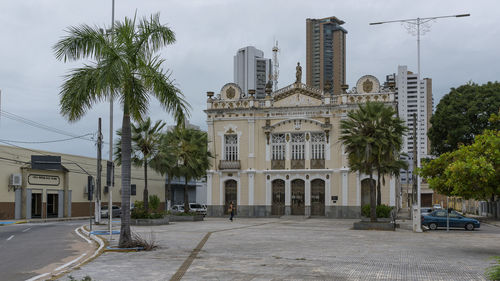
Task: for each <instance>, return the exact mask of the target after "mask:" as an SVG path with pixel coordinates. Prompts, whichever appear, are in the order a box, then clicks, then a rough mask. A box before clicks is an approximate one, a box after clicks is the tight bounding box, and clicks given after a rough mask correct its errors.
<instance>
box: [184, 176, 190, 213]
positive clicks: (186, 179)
mask: <svg viewBox="0 0 500 281" xmlns="http://www.w3.org/2000/svg"><path fill="white" fill-rule="evenodd" d="M184 182H185V184H184V212H186V213H187V212H189V202H188V199H189V198H188V178H187V177H186V176H185V177H184Z"/></svg>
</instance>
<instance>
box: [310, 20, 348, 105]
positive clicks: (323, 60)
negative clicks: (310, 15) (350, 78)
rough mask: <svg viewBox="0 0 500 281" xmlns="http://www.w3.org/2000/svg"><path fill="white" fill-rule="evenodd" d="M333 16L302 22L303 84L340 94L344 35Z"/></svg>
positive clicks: (344, 54)
mask: <svg viewBox="0 0 500 281" xmlns="http://www.w3.org/2000/svg"><path fill="white" fill-rule="evenodd" d="M342 24H344V21H342V20H340V19H337V18H336V17H328V18H323V19H306V84H307V85H309V86H311V87H314V88H318V89H320V90H322V91H325V92H327V93H331V92H333V93H334V94H337V95H338V94H341V93H342V92H343V89H346V88H347V87H346V86H344V85H345V84H346V67H345V66H346V34H347V30H345V29H344V28H343V27H342V26H341V25H342Z"/></svg>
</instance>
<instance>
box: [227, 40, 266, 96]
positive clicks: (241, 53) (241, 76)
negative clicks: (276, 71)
mask: <svg viewBox="0 0 500 281" xmlns="http://www.w3.org/2000/svg"><path fill="white" fill-rule="evenodd" d="M270 74H271V60H270V59H266V58H264V52H263V51H261V50H258V49H257V48H255V47H253V46H248V47H244V48H241V49H239V50H238V52H237V53H236V55H235V56H234V83H236V84H238V86H240V88H241V89H242V90H243V93H244V95H247V94H248V90H255V94H256V98H264V97H265V96H266V93H265V89H266V83H267V81H268V79H269V76H270Z"/></svg>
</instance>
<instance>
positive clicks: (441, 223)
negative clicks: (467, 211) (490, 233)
mask: <svg viewBox="0 0 500 281" xmlns="http://www.w3.org/2000/svg"><path fill="white" fill-rule="evenodd" d="M447 216H448V211H447V210H443V209H441V210H435V211H433V212H432V213H430V214H429V215H427V216H422V225H425V226H427V227H428V228H429V229H431V230H436V229H438V227H446V220H447ZM449 220H450V222H449V224H450V228H465V229H466V230H474V229H475V228H479V227H480V226H481V225H480V223H479V221H478V220H476V219H471V218H466V217H464V216H462V215H461V214H460V213H458V212H456V211H451V213H450V214H449Z"/></svg>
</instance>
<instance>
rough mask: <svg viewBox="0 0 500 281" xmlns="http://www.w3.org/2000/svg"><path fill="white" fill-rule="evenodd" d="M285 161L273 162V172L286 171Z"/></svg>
mask: <svg viewBox="0 0 500 281" xmlns="http://www.w3.org/2000/svg"><path fill="white" fill-rule="evenodd" d="M284 169H285V160H284V159H283V160H271V170H284Z"/></svg>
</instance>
